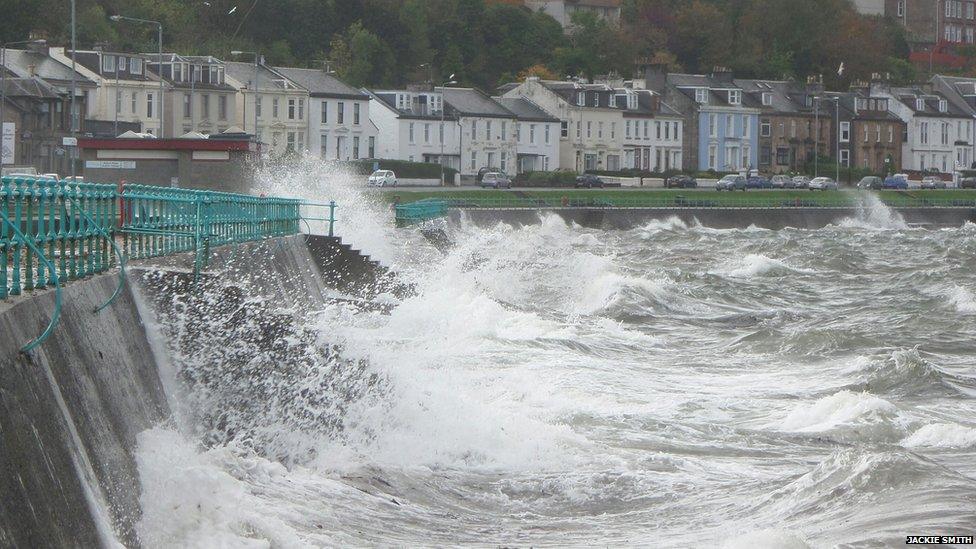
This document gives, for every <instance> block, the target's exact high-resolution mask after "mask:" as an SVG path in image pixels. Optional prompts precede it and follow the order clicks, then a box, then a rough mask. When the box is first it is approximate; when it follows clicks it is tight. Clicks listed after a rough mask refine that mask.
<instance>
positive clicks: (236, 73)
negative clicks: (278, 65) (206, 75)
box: [223, 61, 295, 90]
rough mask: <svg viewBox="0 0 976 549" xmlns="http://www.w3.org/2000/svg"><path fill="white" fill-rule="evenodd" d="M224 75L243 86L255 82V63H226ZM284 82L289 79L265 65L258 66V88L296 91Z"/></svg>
mask: <svg viewBox="0 0 976 549" xmlns="http://www.w3.org/2000/svg"><path fill="white" fill-rule="evenodd" d="M223 65H224V74H225V75H227V76H229V77H231V78H233V79H234V80H237V81H238V82H240V83H241V84H243V85H245V86H246V85H247V83H248V82H250V81H251V80H254V63H244V62H241V61H224V63H223ZM283 80H288V78H287V77H285V76H283V75H281V74H278V72H277V71H274V70H271V69H269V68H268V67H266V66H265V65H258V88H259V89H260V88H275V89H280V90H286V89H295V87H294V86H292V87H289V86H288V85H287V84H286V83H285V82H283Z"/></svg>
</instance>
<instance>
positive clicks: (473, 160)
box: [471, 151, 478, 171]
mask: <svg viewBox="0 0 976 549" xmlns="http://www.w3.org/2000/svg"><path fill="white" fill-rule="evenodd" d="M477 169H478V151H471V171H474V170H477Z"/></svg>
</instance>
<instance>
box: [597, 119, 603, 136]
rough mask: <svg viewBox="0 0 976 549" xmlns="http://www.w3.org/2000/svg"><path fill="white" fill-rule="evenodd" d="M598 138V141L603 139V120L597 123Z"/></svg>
mask: <svg viewBox="0 0 976 549" xmlns="http://www.w3.org/2000/svg"><path fill="white" fill-rule="evenodd" d="M596 136H597V138H598V139H603V120H600V121H599V122H597V123H596Z"/></svg>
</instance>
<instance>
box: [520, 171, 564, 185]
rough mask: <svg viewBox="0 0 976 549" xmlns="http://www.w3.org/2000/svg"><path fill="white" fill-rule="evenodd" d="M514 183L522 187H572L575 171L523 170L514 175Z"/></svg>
mask: <svg viewBox="0 0 976 549" xmlns="http://www.w3.org/2000/svg"><path fill="white" fill-rule="evenodd" d="M515 183H516V184H517V185H519V186H522V187H573V186H575V185H576V172H569V171H555V172H525V173H520V174H518V175H517V176H516V177H515Z"/></svg>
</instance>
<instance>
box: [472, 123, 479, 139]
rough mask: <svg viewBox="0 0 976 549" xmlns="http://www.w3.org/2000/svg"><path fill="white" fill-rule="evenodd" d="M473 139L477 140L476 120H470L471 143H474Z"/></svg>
mask: <svg viewBox="0 0 976 549" xmlns="http://www.w3.org/2000/svg"><path fill="white" fill-rule="evenodd" d="M475 139H478V121H477V120H472V121H471V141H474V140H475Z"/></svg>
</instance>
